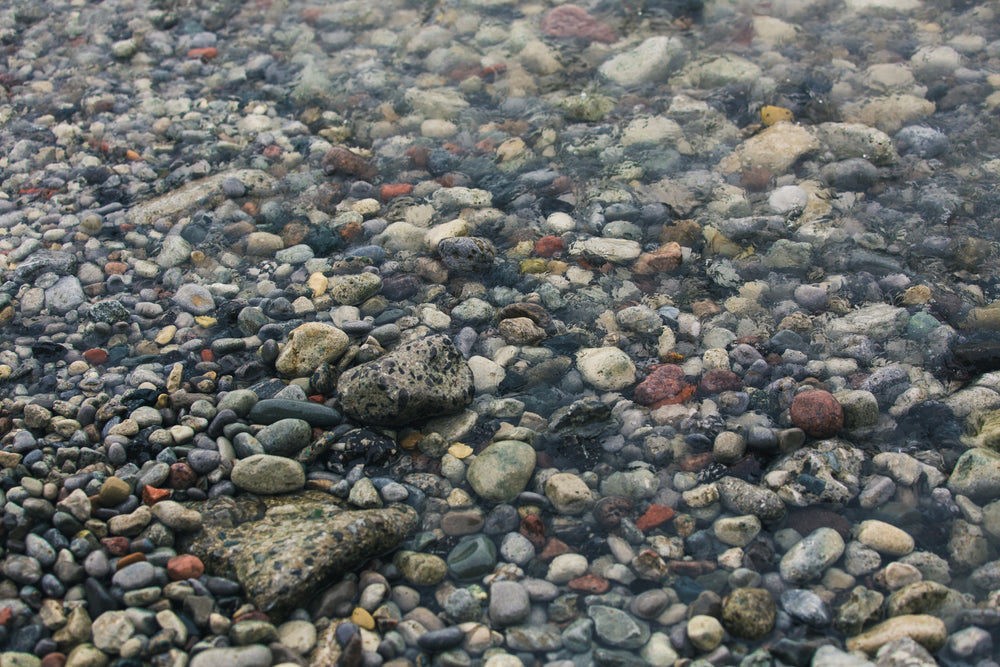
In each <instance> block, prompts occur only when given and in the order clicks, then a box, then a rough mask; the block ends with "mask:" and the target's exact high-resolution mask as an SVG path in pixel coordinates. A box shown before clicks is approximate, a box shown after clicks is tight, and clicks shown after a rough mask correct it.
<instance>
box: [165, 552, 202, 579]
mask: <svg viewBox="0 0 1000 667" xmlns="http://www.w3.org/2000/svg"><path fill="white" fill-rule="evenodd" d="M204 573H205V564H204V563H202V562H201V559H200V558H198V557H197V556H192V555H191V554H181V555H180V556H174V557H173V558H171V559H170V560H168V561H167V576H168V577H170V581H182V580H184V579H197V578H198V577H200V576H201V575H203V574H204Z"/></svg>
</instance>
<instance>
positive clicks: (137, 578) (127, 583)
mask: <svg viewBox="0 0 1000 667" xmlns="http://www.w3.org/2000/svg"><path fill="white" fill-rule="evenodd" d="M155 581H156V568H155V567H154V566H153V564H152V563H148V562H146V561H140V562H138V563H132V564H131V565H126V566H125V567H123V568H122V569H120V570H118V571H117V572H115V574H114V576H113V577H111V583H112V585H114V586H118V587H119V588H122V589H124V590H126V591H131V590H137V589H140V588H146V587H147V586H151V585H152V584H153V582H155Z"/></svg>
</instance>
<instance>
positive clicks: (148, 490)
mask: <svg viewBox="0 0 1000 667" xmlns="http://www.w3.org/2000/svg"><path fill="white" fill-rule="evenodd" d="M171 493H173V492H172V491H171V490H170V489H158V488H156V487H155V486H150V485H148V484H147V485H146V486H144V487H143V488H142V502H144V503H146V504H147V505H155V504H156V503H158V502H160V501H161V500H166V499H167V498H169V497H170V494H171Z"/></svg>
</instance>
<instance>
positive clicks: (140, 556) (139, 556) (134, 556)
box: [115, 551, 146, 572]
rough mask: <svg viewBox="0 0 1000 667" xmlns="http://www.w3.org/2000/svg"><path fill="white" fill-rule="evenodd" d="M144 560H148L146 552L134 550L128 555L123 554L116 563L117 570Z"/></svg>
mask: <svg viewBox="0 0 1000 667" xmlns="http://www.w3.org/2000/svg"><path fill="white" fill-rule="evenodd" d="M144 560H146V554H144V553H142V552H141V551H134V552H132V553H130V554H128V555H127V556H122V557H121V558H119V559H118V563H117V564H116V565H115V572H117V571H118V570H120V569H122V568H123V567H128V566H129V565H131V564H132V563H141V562H142V561H144Z"/></svg>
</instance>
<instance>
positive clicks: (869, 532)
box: [857, 519, 914, 556]
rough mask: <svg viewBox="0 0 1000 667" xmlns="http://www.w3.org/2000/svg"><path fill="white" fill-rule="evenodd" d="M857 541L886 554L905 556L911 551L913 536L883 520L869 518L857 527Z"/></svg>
mask: <svg viewBox="0 0 1000 667" xmlns="http://www.w3.org/2000/svg"><path fill="white" fill-rule="evenodd" d="M857 540H858V542H861V543H862V544H864V545H866V546H869V547H871V548H872V549H874V550H875V551H877V552H879V553H880V554H884V555H887V556H905V555H906V554H908V553H910V552H912V551H913V547H914V543H913V537H912V536H911V535H910V534H909V533H907V532H906V531H905V530H903V529H901V528H897V527H896V526H893V525H892V524H888V523H886V522H885V521H878V520H875V519H869V520H868V521H862V522H861V525H860V526H859V527H858V535H857Z"/></svg>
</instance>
